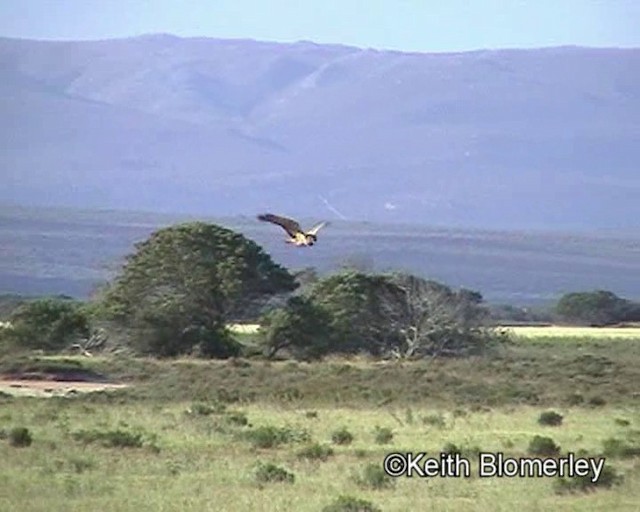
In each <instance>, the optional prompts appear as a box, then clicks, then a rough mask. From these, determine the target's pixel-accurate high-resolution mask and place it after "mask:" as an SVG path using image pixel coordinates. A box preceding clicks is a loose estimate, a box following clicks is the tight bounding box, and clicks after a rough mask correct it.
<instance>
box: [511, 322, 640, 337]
mask: <svg viewBox="0 0 640 512" xmlns="http://www.w3.org/2000/svg"><path fill="white" fill-rule="evenodd" d="M506 330H507V331H509V332H511V333H513V334H514V335H515V336H518V337H523V338H528V339H536V338H553V339H559V338H560V339H573V338H587V339H640V327H635V326H634V327H576V326H560V325H551V326H528V325H526V326H518V327H507V328H506Z"/></svg>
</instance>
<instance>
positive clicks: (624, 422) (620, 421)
mask: <svg viewBox="0 0 640 512" xmlns="http://www.w3.org/2000/svg"><path fill="white" fill-rule="evenodd" d="M613 421H614V423H615V424H616V425H618V426H620V427H628V426H629V425H631V422H630V421H629V420H626V419H624V418H616V419H615V420H613Z"/></svg>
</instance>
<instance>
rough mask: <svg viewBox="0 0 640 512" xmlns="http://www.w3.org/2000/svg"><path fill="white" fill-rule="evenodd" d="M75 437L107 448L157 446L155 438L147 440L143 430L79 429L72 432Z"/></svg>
mask: <svg viewBox="0 0 640 512" xmlns="http://www.w3.org/2000/svg"><path fill="white" fill-rule="evenodd" d="M71 436H72V437H73V439H75V440H76V441H79V442H81V443H84V444H98V445H100V446H104V447H105V448H142V447H143V446H144V445H145V444H149V445H150V446H155V444H154V443H153V440H149V441H147V440H145V437H146V436H145V434H144V433H142V432H131V431H128V430H122V429H116V430H97V429H96V430H79V431H77V432H74V433H73V434H71Z"/></svg>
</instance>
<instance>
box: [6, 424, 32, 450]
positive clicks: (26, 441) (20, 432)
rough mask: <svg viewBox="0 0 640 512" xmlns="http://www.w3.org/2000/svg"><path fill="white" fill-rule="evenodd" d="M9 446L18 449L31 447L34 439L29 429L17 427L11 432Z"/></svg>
mask: <svg viewBox="0 0 640 512" xmlns="http://www.w3.org/2000/svg"><path fill="white" fill-rule="evenodd" d="M8 437H9V444H10V445H11V446H16V447H25V446H31V443H32V442H33V438H32V437H31V432H29V429H28V428H27V427H15V428H12V429H11V430H10V431H9V436H8Z"/></svg>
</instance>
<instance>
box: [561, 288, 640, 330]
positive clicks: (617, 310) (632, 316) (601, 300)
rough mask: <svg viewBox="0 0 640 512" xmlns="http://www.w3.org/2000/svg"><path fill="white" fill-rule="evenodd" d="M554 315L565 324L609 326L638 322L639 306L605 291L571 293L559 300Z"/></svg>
mask: <svg viewBox="0 0 640 512" xmlns="http://www.w3.org/2000/svg"><path fill="white" fill-rule="evenodd" d="M556 313H557V314H558V316H559V317H560V319H561V320H563V321H566V322H573V323H581V324H590V325H610V324H615V323H619V322H625V321H640V304H637V303H633V302H631V301H629V300H627V299H623V298H621V297H618V296H617V295H616V294H615V293H613V292H610V291H606V290H595V291H591V292H573V293H567V294H565V295H563V296H562V297H561V298H560V300H559V301H558V304H557V305H556Z"/></svg>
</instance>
